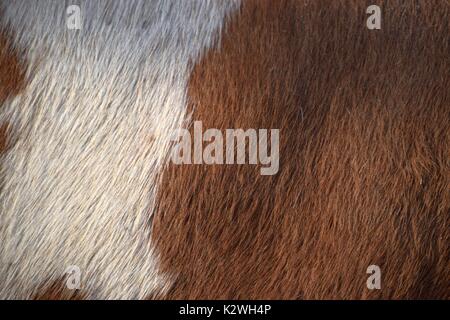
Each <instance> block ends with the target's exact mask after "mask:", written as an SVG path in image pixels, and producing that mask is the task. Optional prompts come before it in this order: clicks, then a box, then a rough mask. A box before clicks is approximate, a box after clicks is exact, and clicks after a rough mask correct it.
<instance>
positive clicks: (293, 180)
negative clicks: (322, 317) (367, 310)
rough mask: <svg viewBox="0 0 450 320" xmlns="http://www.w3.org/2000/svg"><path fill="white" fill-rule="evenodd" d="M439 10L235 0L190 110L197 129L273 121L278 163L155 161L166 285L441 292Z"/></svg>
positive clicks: (405, 294) (424, 4) (174, 293)
mask: <svg viewBox="0 0 450 320" xmlns="http://www.w3.org/2000/svg"><path fill="white" fill-rule="evenodd" d="M370 4H379V5H380V6H381V8H382V13H383V15H382V29H381V30H373V31H372V30H368V29H367V28H366V25H365V23H366V19H367V17H368V15H367V14H366V13H365V11H366V8H367V6H369V5H370ZM449 16H450V10H449V5H448V3H447V2H444V1H386V2H380V1H375V2H373V1H371V2H370V3H369V2H365V1H334V0H333V1H316V0H315V1H305V0H301V1H300V0H298V1H288V0H286V1H284V0H283V1H281V0H277V1H273V0H248V1H244V3H243V6H242V8H241V11H240V13H239V14H238V15H236V16H235V17H234V18H233V19H232V21H231V22H230V23H229V26H228V27H227V29H226V31H225V32H224V35H223V40H222V42H221V45H220V46H219V48H217V49H213V50H211V51H210V52H209V53H207V54H206V55H205V57H204V58H203V59H202V60H201V62H200V63H198V64H197V65H196V66H195V69H194V72H193V74H192V77H191V80H190V85H189V98H190V105H189V107H190V109H191V110H192V111H193V120H201V121H202V122H203V128H204V130H206V129H207V128H219V129H221V130H224V129H226V128H243V129H248V128H279V129H280V171H279V172H278V174H276V175H274V176H261V175H260V174H259V166H252V165H213V166H208V165H173V164H171V165H170V166H169V167H168V168H167V170H166V171H165V172H164V175H163V178H162V185H161V186H160V195H159V205H158V209H157V212H156V213H155V216H154V222H153V233H152V237H153V240H154V241H155V242H156V244H157V248H158V250H159V252H160V254H161V262H162V266H163V271H165V272H168V273H169V274H171V275H173V276H174V277H175V279H176V281H175V283H174V285H173V288H172V289H171V290H170V292H169V294H168V296H167V298H175V299H180V298H189V299H196V298H222V299H253V298H260V299H266V298H269V299H299V298H300V299H303V298H305V299H311V298H331V299H337V298H344V299H351V298H355V299H372V298H395V299H398V298H447V299H448V298H450V290H449V287H448V279H449V276H450V274H449V268H448V265H449V251H448V243H449V232H448V230H449V211H450V193H449V192H450V191H449V190H450V189H449V186H450V183H449V179H450V164H449V159H450V157H449V156H450V136H449V135H450V133H449V123H450V113H449V107H450V97H449V90H448V84H449V80H450V79H449V74H450V66H449V61H448V56H449V53H450V52H449V47H448V45H449V44H448V34H449V31H450V30H449V26H448V17H449ZM371 264H376V265H379V266H380V267H381V270H382V289H381V290H373V291H369V290H368V289H367V288H366V280H367V277H368V275H367V274H366V269H367V267H368V266H369V265H371Z"/></svg>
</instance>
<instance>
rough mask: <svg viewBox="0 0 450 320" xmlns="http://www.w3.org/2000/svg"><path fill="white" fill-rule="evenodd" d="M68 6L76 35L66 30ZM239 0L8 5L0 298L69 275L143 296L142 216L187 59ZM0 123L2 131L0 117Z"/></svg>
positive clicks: (155, 287)
mask: <svg viewBox="0 0 450 320" xmlns="http://www.w3.org/2000/svg"><path fill="white" fill-rule="evenodd" d="M77 3H78V4H79V5H80V8H81V17H82V29H81V30H69V29H68V28H67V27H66V21H65V19H66V7H67V6H68V5H70V4H77ZM237 7H238V3H237V1H205V0H189V1H187V0H186V1H185V0H176V1H169V0H158V1H148V0H147V1H146V0H143V1H129V0H126V1H117V0H111V1H98V0H93V1H87V2H81V3H79V2H77V1H70V2H68V1H66V2H64V1H43V0H40V1H37V2H36V3H34V4H33V5H30V3H29V1H27V0H25V1H7V2H6V3H4V4H3V8H2V10H3V14H4V16H3V20H2V24H3V26H5V25H9V27H11V29H12V30H13V33H14V38H13V43H14V44H15V45H16V47H18V48H19V49H25V60H26V65H27V79H28V83H27V84H28V85H27V87H26V89H25V91H24V92H23V93H21V94H20V95H19V96H18V97H15V98H14V99H12V101H9V102H7V103H5V104H4V105H3V106H2V108H0V120H2V121H5V120H8V122H9V123H10V124H11V127H12V129H13V137H12V140H13V141H14V145H13V146H12V148H11V149H9V150H8V152H7V153H6V154H4V155H3V156H2V158H1V163H0V166H1V168H2V172H1V176H0V181H1V182H2V189H1V193H0V212H1V214H0V243H1V245H0V298H30V297H31V296H32V295H33V294H35V293H36V289H37V288H38V286H42V285H43V284H44V283H47V282H48V283H51V282H52V281H54V280H57V279H61V277H62V276H63V275H64V271H65V269H66V268H67V267H68V266H70V265H76V266H78V267H79V268H80V269H81V272H82V274H81V290H82V292H83V293H84V294H87V295H88V297H89V298H100V299H102V298H119V299H122V298H123V299H130V298H145V297H146V296H147V295H148V294H151V293H152V292H154V291H158V292H161V291H163V290H164V289H166V288H167V287H168V285H169V284H170V277H168V276H165V275H161V274H159V273H158V268H157V254H156V253H155V252H154V251H153V250H152V247H151V244H150V230H149V228H148V227H149V221H150V219H151V213H152V207H153V205H154V204H153V202H154V197H155V192H156V189H157V185H156V178H157V175H158V172H160V170H161V169H162V166H163V164H164V162H165V161H166V159H167V156H168V153H169V144H170V138H171V134H172V132H174V131H175V129H176V128H179V127H180V126H181V124H182V121H183V119H184V118H185V116H186V114H185V113H186V108H185V107H186V87H187V81H188V77H189V73H190V66H191V64H189V61H195V60H196V59H198V58H199V55H200V54H201V53H202V52H204V51H205V50H206V49H208V48H209V47H210V46H212V45H213V44H215V43H217V41H218V36H219V34H220V30H221V27H222V26H223V23H224V19H225V17H226V15H227V14H229V13H231V12H232V10H235V9H236V8H237ZM2 121H0V122H2Z"/></svg>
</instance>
